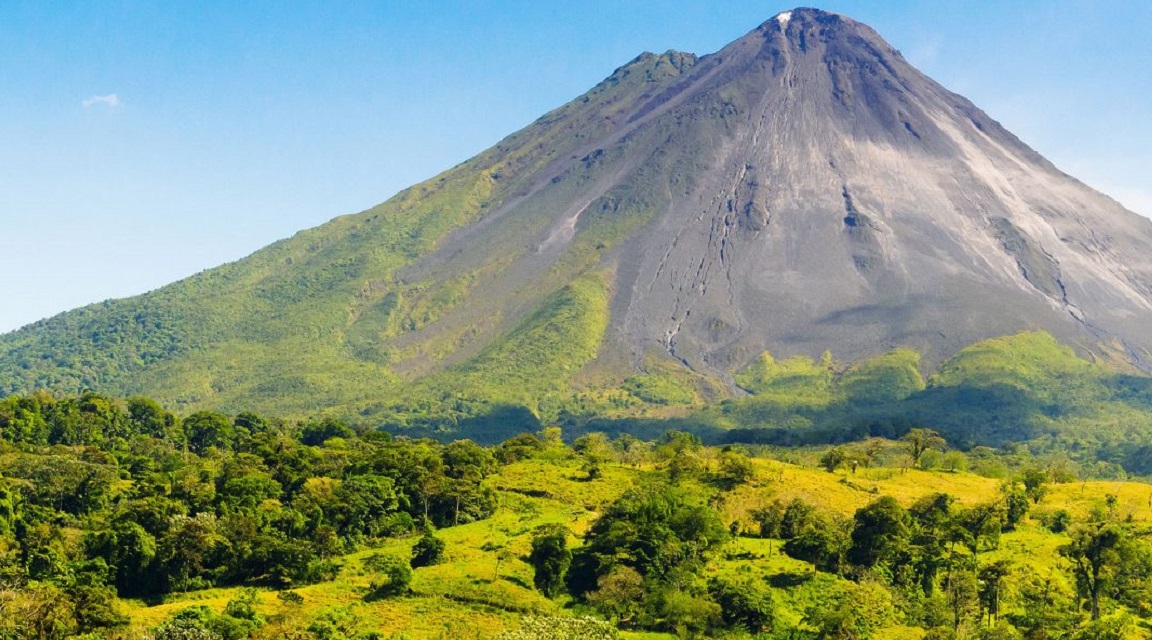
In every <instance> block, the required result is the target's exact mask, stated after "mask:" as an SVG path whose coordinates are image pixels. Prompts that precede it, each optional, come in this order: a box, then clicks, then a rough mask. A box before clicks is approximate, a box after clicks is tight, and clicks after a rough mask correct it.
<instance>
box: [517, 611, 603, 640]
mask: <svg viewBox="0 0 1152 640" xmlns="http://www.w3.org/2000/svg"><path fill="white" fill-rule="evenodd" d="M619 637H620V632H619V631H617V630H616V627H614V626H612V624H611V623H608V622H605V621H603V620H597V619H595V618H587V617H581V618H564V617H560V616H547V617H536V616H527V617H525V618H523V619H522V620H521V621H520V629H519V630H517V631H505V632H504V633H501V634H500V635H498V636H496V640H617V639H618V638H619Z"/></svg>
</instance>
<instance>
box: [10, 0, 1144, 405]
mask: <svg viewBox="0 0 1152 640" xmlns="http://www.w3.org/2000/svg"><path fill="white" fill-rule="evenodd" d="M1026 329H1043V330H1047V331H1049V332H1050V333H1052V334H1054V335H1055V336H1057V337H1058V338H1060V339H1061V340H1062V341H1065V342H1067V343H1070V344H1074V345H1076V346H1077V347H1078V348H1079V349H1081V350H1082V351H1083V352H1087V353H1092V354H1095V355H1098V356H1105V357H1108V358H1113V359H1121V360H1124V361H1126V362H1128V363H1130V364H1133V365H1135V366H1138V367H1141V368H1144V369H1148V368H1149V366H1150V356H1149V353H1150V351H1149V349H1152V221H1149V220H1147V219H1144V218H1142V217H1140V216H1137V215H1136V214H1134V213H1131V212H1129V211H1127V210H1125V209H1123V208H1122V207H1121V206H1120V205H1119V204H1117V203H1116V202H1114V201H1113V200H1111V199H1109V198H1107V197H1105V196H1103V195H1101V194H1100V193H1098V192H1096V191H1094V190H1092V189H1090V188H1089V187H1087V186H1085V185H1083V184H1081V183H1080V182H1078V181H1076V180H1075V179H1073V178H1071V177H1069V176H1067V175H1065V174H1063V173H1061V172H1060V171H1059V170H1058V169H1056V168H1055V167H1054V166H1053V165H1052V164H1051V163H1049V162H1048V161H1047V160H1045V159H1044V158H1043V157H1041V156H1040V155H1039V154H1037V153H1036V152H1035V151H1033V150H1032V149H1030V148H1029V147H1027V146H1026V145H1025V144H1024V143H1022V142H1021V141H1020V140H1018V139H1017V138H1016V137H1015V136H1013V135H1012V134H1011V133H1009V132H1008V131H1006V130H1005V129H1004V128H1003V127H1001V126H1000V125H999V124H998V123H997V122H996V121H994V120H992V119H991V118H990V117H988V116H987V115H986V114H985V113H984V112H982V111H981V110H980V109H978V108H977V107H976V106H974V105H973V104H972V103H971V102H969V101H968V100H966V99H964V98H963V97H961V96H959V95H956V94H954V93H952V92H950V91H948V90H947V89H945V88H943V87H942V86H940V85H939V84H937V83H936V82H934V81H932V80H931V79H930V78H928V77H927V76H925V75H924V74H922V73H920V72H919V71H917V70H916V69H915V68H913V67H912V66H911V65H910V64H909V63H908V62H907V61H906V60H905V59H904V58H903V56H902V55H901V54H900V52H899V51H897V50H896V49H894V48H893V47H892V46H891V45H889V44H888V43H887V42H885V41H884V40H883V39H882V38H881V37H880V36H879V35H878V34H877V33H876V32H875V31H873V30H872V29H871V28H869V27H867V26H865V25H863V24H860V23H858V22H856V21H854V20H851V19H849V18H846V17H844V16H840V15H836V14H833V13H827V12H824V11H819V10H815V9H795V10H793V11H788V12H784V13H781V14H779V15H777V16H775V17H774V18H772V19H770V20H768V21H767V22H765V23H764V24H762V25H760V26H759V27H758V28H756V29H755V30H753V31H752V32H750V33H748V34H747V35H745V36H744V37H742V38H740V39H739V40H736V41H735V42H733V43H731V44H730V45H728V46H726V47H724V48H723V49H722V50H720V51H718V52H716V53H714V54H711V55H707V56H703V57H697V56H694V55H691V54H686V53H679V52H674V51H669V52H667V53H664V54H660V55H656V54H651V53H645V54H643V55H641V56H639V57H637V58H636V59H634V60H633V61H631V62H629V63H628V64H626V65H624V66H623V67H621V68H619V69H617V70H616V71H615V72H614V73H613V74H612V75H611V76H609V77H608V78H607V79H605V80H604V81H603V82H601V83H600V84H598V85H597V86H596V87H594V88H593V89H592V90H590V91H589V92H588V93H586V94H584V95H583V96H580V97H579V98H577V99H576V100H574V101H573V102H571V103H569V104H567V105H565V106H563V107H560V108H559V109H556V110H555V111H552V112H550V113H548V114H546V115H545V116H543V117H542V118H540V119H539V120H537V121H536V122H534V123H532V124H531V125H529V126H528V127H526V128H525V129H523V130H521V131H519V132H517V133H514V134H512V135H511V136H509V137H508V138H506V139H505V140H503V141H501V142H500V143H499V144H497V145H496V146H495V147H493V148H492V149H489V150H487V151H485V152H483V153H481V154H480V155H479V156H477V157H475V158H473V159H471V160H469V161H467V162H465V163H463V164H461V165H459V166H457V167H455V168H453V169H451V170H449V171H447V172H445V173H443V174H441V175H440V176H437V177H435V178H433V179H432V180H429V181H428V182H425V183H422V184H419V185H416V186H414V187H412V188H410V189H408V190H406V191H404V192H401V193H400V194H398V195H397V196H395V197H394V198H392V199H391V200H389V201H387V202H385V203H384V204H381V205H379V206H378V207H375V208H373V209H371V210H369V211H366V212H363V213H360V214H357V215H353V216H345V217H341V218H337V219H335V220H333V221H331V222H329V223H327V224H325V225H323V226H320V227H317V228H315V229H311V230H308V231H304V232H301V233H299V234H297V235H296V236H294V237H293V238H291V239H288V240H283V241H281V242H277V243H275V244H273V245H271V246H269V247H267V248H265V249H263V250H261V251H259V252H257V253H255V254H253V255H252V256H250V257H248V258H246V259H244V260H241V261H239V262H236V263H233V264H229V265H225V266H222V267H220V268H218V269H214V270H210V271H207V272H204V273H201V274H199V275H197V276H194V277H192V278H189V279H187V280H184V281H181V282H178V283H175V284H173V285H170V286H168V287H165V288H163V289H160V290H158V291H155V292H152V293H149V294H146V295H143V296H139V297H136V298H131V299H126V300H119V301H111V302H107V303H103V304H99V305H94V306H91V307H86V308H83V309H79V310H76V311H72V312H68V313H65V314H62V315H60V316H57V317H55V318H52V319H49V320H46V321H43V322H39V323H36V324H34V325H31V326H29V327H25V328H24V329H22V330H20V331H18V332H15V333H11V334H8V335H6V336H2V337H0V391H7V392H12V391H22V390H28V389H31V388H36V387H46V388H51V389H56V390H61V391H75V390H78V389H82V388H97V389H101V390H108V391H112V392H117V393H133V392H146V393H149V394H152V395H155V396H158V397H159V398H161V399H165V400H168V401H170V402H178V403H182V404H183V405H185V406H218V407H223V408H235V407H253V406H255V407H262V406H263V407H274V408H276V409H279V410H299V411H310V410H315V409H316V408H319V407H325V406H340V407H344V408H347V409H361V408H365V407H369V406H370V405H372V404H373V403H378V402H380V401H381V399H388V398H394V397H398V396H397V394H404V393H412V392H413V391H412V390H413V389H416V390H423V391H424V392H427V393H429V394H432V393H433V391H435V393H439V394H440V396H439V397H440V399H441V400H443V398H444V397H445V396H444V395H443V393H441V392H442V391H443V390H444V389H452V390H454V392H459V393H463V394H475V395H479V396H485V397H488V396H490V397H492V398H495V399H504V400H525V401H527V399H529V398H531V403H533V404H532V406H541V407H542V406H544V404H545V403H546V402H548V401H549V400H547V399H548V398H553V399H554V398H557V397H561V396H565V395H567V394H570V393H571V390H572V389H573V388H590V387H596V386H597V385H609V386H610V385H611V384H614V382H613V381H615V382H619V381H621V380H624V379H626V378H628V377H629V376H633V375H635V374H637V373H639V372H649V373H651V372H654V371H672V372H678V373H677V375H679V374H684V375H689V376H696V377H698V378H699V379H701V380H707V381H710V382H709V384H712V385H713V387H712V388H713V389H714V390H715V391H716V392H717V393H721V394H722V393H725V392H735V391H736V389H735V387H734V386H733V382H732V381H733V377H732V376H733V374H734V372H736V371H737V370H739V369H740V368H742V367H744V366H745V365H747V364H748V363H749V362H751V361H753V360H754V359H755V358H757V357H758V356H759V355H760V354H762V353H763V352H765V351H767V352H771V353H772V354H782V355H791V354H809V355H815V354H819V353H821V352H823V351H825V350H831V351H832V352H833V353H834V354H835V355H836V357H838V358H840V359H842V360H847V361H853V360H857V359H860V358H864V357H867V356H871V355H876V354H879V353H883V352H885V351H888V350H890V349H893V348H897V347H910V348H913V349H916V350H918V351H919V352H921V353H922V354H924V356H925V358H926V360H925V366H927V367H931V366H933V365H934V364H935V363H939V362H940V361H942V360H943V359H944V358H947V357H948V356H950V355H951V354H953V353H954V352H956V351H957V350H959V349H960V348H962V347H964V346H967V345H970V344H972V343H974V342H977V341H979V340H982V339H986V338H990V337H994V336H999V335H1005V334H1010V333H1015V332H1017V331H1021V330H1026ZM541 398H543V400H542V399H541ZM536 403H539V404H536Z"/></svg>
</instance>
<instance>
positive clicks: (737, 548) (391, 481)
mask: <svg viewBox="0 0 1152 640" xmlns="http://www.w3.org/2000/svg"><path fill="white" fill-rule="evenodd" d="M562 435H563V434H562V432H561V430H560V429H559V428H555V427H551V428H546V429H543V430H541V431H540V432H539V433H536V434H521V435H519V436H516V437H513V438H511V439H509V440H506V441H504V442H502V443H500V444H498V445H495V446H491V447H483V446H480V445H477V444H475V443H472V442H470V441H454V442H450V443H438V442H435V441H432V440H412V439H409V438H405V437H395V436H392V435H389V434H387V433H383V432H380V431H377V430H375V429H370V428H365V427H352V426H348V425H346V424H344V423H342V422H339V421H337V420H333V419H320V420H304V421H284V420H279V419H276V418H270V417H264V416H259V415H256V414H254V413H240V414H237V415H232V416H226V415H224V414H219V413H214V412H198V413H194V414H190V415H187V416H184V417H178V416H176V415H174V414H172V413H170V412H168V411H166V410H165V409H164V408H163V407H162V406H160V405H159V404H157V403H156V402H154V401H152V400H149V399H147V398H142V397H134V398H129V399H116V398H110V397H106V396H102V395H99V394H95V393H87V394H84V395H81V396H75V397H67V398H55V397H52V396H49V395H47V394H33V395H30V396H13V397H9V398H7V399H5V400H3V401H0V614H2V615H0V638H13V639H15V638H71V637H88V638H104V637H113V638H141V637H147V638H152V639H155V640H160V639H165V640H166V639H171V638H206V639H207V638H226V639H240V638H280V637H291V638H301V639H312V638H316V639H321V638H363V639H368V638H393V639H396V640H399V639H400V638H409V639H414V638H437V637H450V636H460V637H463V638H500V639H501V640H511V639H519V638H523V639H535V638H565V639H567V638H615V637H632V638H663V637H673V636H677V637H685V638H691V637H727V638H752V637H755V638H917V637H930V638H951V637H957V638H968V637H973V638H974V637H981V638H985V637H987V638H1085V639H1087V638H1127V637H1146V636H1147V633H1148V632H1147V629H1148V625H1149V619H1150V618H1152V543H1150V541H1149V539H1148V536H1149V534H1150V532H1152V529H1150V525H1152V487H1149V486H1148V485H1146V484H1142V483H1136V482H1121V481H1119V479H1120V478H1123V477H1124V476H1125V471H1124V470H1123V468H1122V467H1121V466H1119V465H1114V464H1113V465H1109V464H1101V463H1096V464H1081V463H1078V462H1077V461H1075V460H1072V459H1070V458H1069V457H1067V456H1062V455H1056V454H1051V453H1046V452H1043V451H1033V450H1031V449H1029V447H1027V446H1023V445H1012V446H1008V447H1005V448H1001V449H991V448H987V447H978V448H973V449H968V450H966V451H961V450H957V449H953V448H950V447H949V445H948V443H947V442H946V441H945V439H944V438H942V437H941V436H940V435H939V434H937V433H936V432H935V431H932V430H930V429H924V428H913V429H910V430H908V431H907V432H906V433H904V434H902V436H900V437H899V438H893V439H883V438H869V439H864V440H860V441H856V442H849V443H843V444H840V445H836V446H832V447H826V446H825V447H817V448H812V447H809V448H765V447H762V446H752V447H751V448H742V447H739V446H726V447H721V448H716V447H706V446H703V445H702V444H701V442H700V440H699V439H698V438H697V437H696V436H694V435H692V434H690V433H687V432H682V431H671V432H668V433H665V434H664V435H662V436H660V437H658V438H657V439H655V440H653V441H644V440H639V439H637V438H634V437H630V436H621V437H618V438H614V439H612V438H608V437H607V436H605V435H603V434H600V433H591V434H585V435H582V436H580V437H578V438H576V439H575V440H573V441H570V442H568V443H566V442H565V441H564V440H563V439H562ZM443 634H449V635H443ZM661 634H664V635H661Z"/></svg>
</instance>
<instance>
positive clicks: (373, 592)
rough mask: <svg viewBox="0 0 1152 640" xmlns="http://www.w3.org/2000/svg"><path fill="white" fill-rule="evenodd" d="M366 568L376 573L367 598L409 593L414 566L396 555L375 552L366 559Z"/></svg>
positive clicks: (370, 599) (381, 597)
mask: <svg viewBox="0 0 1152 640" xmlns="http://www.w3.org/2000/svg"><path fill="white" fill-rule="evenodd" d="M364 568H365V569H366V570H368V571H371V572H372V573H373V574H375V575H374V576H373V578H372V582H371V583H370V584H369V585H368V594H367V595H366V596H365V597H364V599H365V600H369V601H372V600H380V599H383V598H388V597H391V596H398V595H403V594H406V593H408V587H409V586H410V585H411V584H412V567H411V566H409V565H408V563H407V562H405V561H403V560H401V559H400V558H397V557H396V556H394V555H390V554H384V553H374V554H372V555H370V556H368V557H367V558H365V559H364Z"/></svg>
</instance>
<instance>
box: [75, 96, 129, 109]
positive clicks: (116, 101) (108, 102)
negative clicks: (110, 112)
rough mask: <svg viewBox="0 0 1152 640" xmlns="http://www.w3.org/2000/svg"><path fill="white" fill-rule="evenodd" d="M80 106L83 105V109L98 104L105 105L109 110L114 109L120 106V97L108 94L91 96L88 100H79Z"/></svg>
mask: <svg viewBox="0 0 1152 640" xmlns="http://www.w3.org/2000/svg"><path fill="white" fill-rule="evenodd" d="M80 104H81V105H83V106H84V108H85V109H87V108H89V107H94V106H96V105H100V104H102V105H105V106H107V107H108V108H110V109H115V108H116V107H119V106H120V96H118V95H116V94H115V93H109V94H107V95H103V96H92V97H90V98H86V99H84V100H81V101H80Z"/></svg>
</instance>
